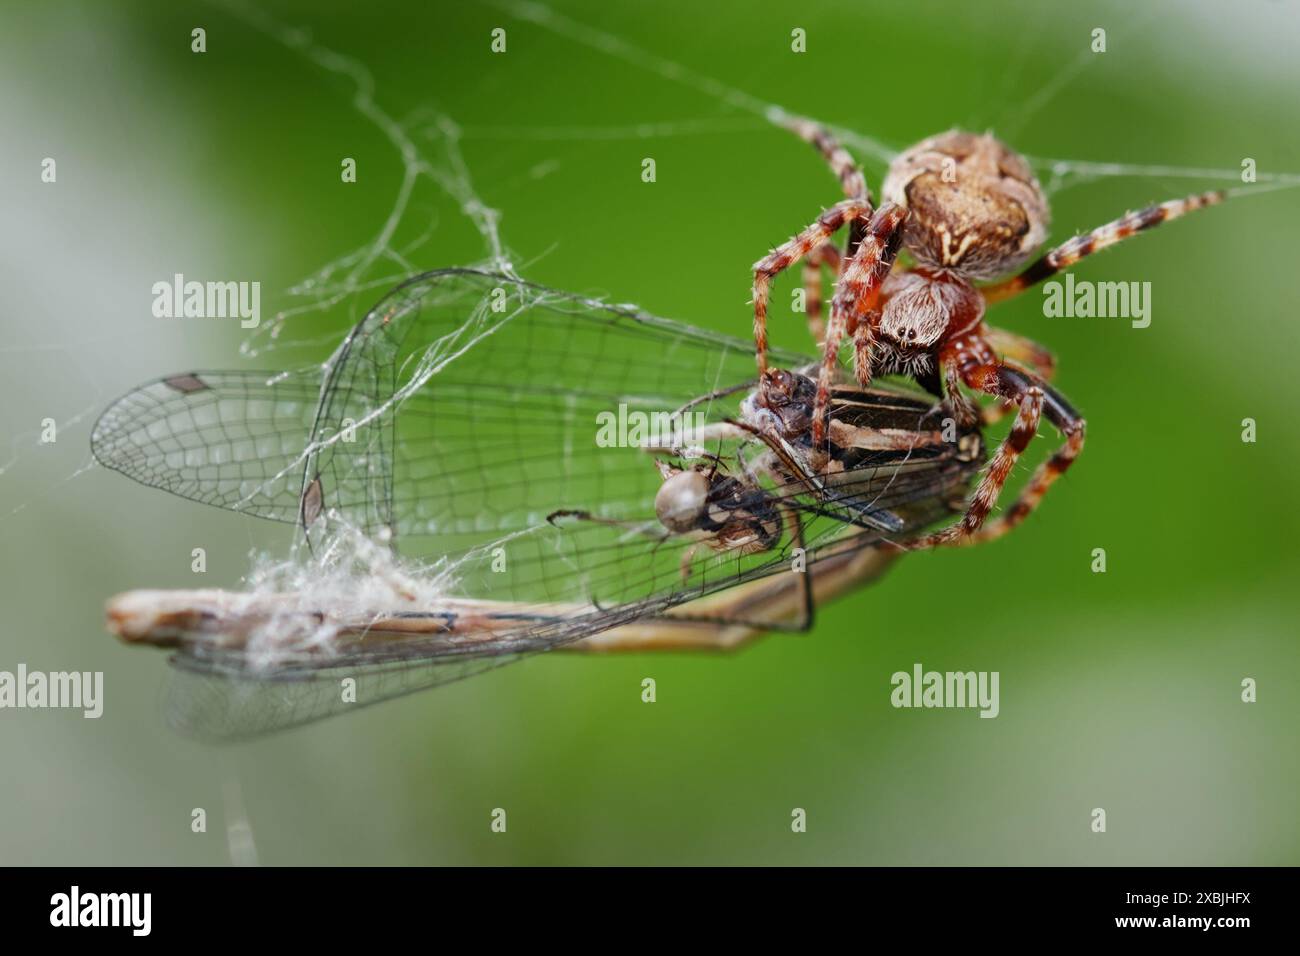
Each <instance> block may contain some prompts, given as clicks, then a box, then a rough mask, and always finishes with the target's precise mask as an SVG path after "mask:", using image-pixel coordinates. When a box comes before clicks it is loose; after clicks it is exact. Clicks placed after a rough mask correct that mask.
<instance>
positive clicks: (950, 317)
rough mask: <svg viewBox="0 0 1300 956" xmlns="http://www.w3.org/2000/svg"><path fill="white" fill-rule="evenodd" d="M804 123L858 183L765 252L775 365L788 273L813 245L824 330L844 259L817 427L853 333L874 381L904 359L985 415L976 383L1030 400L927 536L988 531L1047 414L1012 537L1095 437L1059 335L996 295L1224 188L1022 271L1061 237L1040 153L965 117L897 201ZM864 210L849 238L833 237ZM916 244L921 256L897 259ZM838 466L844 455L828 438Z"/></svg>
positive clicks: (812, 302)
mask: <svg viewBox="0 0 1300 956" xmlns="http://www.w3.org/2000/svg"><path fill="white" fill-rule="evenodd" d="M789 125H790V127H791V128H792V129H793V130H794V132H795V133H797V134H798V135H799V136H801V137H802V138H804V139H805V140H807V141H808V142H810V143H812V144H813V145H814V146H816V147H817V148H818V149H819V150H821V151H822V153H823V155H824V156H825V157H826V159H827V161H828V162H829V163H830V165H831V168H832V169H833V170H834V172H835V173H836V174H837V176H838V177H839V180H840V183H841V185H842V186H843V187H844V191H845V193H846V194H847V195H848V198H847V199H845V200H843V201H842V202H839V203H836V204H835V205H834V206H832V207H831V208H830V209H828V210H826V212H824V213H822V215H821V216H820V217H819V218H818V219H817V221H816V222H814V223H813V224H812V225H811V226H809V227H808V228H807V229H805V230H804V231H803V232H801V233H800V234H799V235H797V236H795V237H794V238H793V239H791V240H790V241H789V242H787V243H785V244H784V245H782V246H780V247H779V248H777V249H775V250H773V251H772V253H771V254H770V255H768V256H766V257H765V258H763V259H760V260H759V261H758V262H756V263H755V264H754V341H755V345H756V347H757V357H758V369H759V374H760V377H761V380H762V381H764V382H769V381H771V380H772V373H771V371H770V370H769V369H768V367H767V302H768V293H769V289H770V287H771V282H772V279H773V277H774V276H776V275H777V274H778V273H780V272H782V271H784V270H785V269H787V268H789V267H790V266H792V265H794V264H795V263H796V262H798V261H800V260H804V284H805V287H806V289H807V295H806V297H805V300H806V302H807V303H808V322H809V328H810V329H811V331H812V332H813V335H814V336H816V337H817V338H822V335H823V326H822V318H821V295H820V293H821V289H820V285H821V279H820V271H819V270H820V267H821V266H822V265H827V266H829V267H831V269H832V270H833V271H834V273H835V275H836V281H835V294H834V296H833V297H832V299H831V310H830V321H829V323H827V324H826V326H825V328H824V338H825V341H824V344H823V358H822V367H821V370H820V374H819V376H818V380H817V394H816V398H815V400H814V402H813V406H812V426H811V440H812V444H813V446H814V449H821V448H823V447H824V443H825V441H826V437H827V434H826V414H827V407H828V404H829V402H830V393H831V387H832V384H833V383H834V381H835V380H836V377H837V373H838V369H839V353H840V346H841V344H842V343H843V342H844V340H845V339H848V340H850V341H851V342H852V345H853V371H854V374H855V376H856V377H857V379H858V382H859V383H860V384H861V385H862V386H863V387H864V388H865V387H866V386H867V385H868V384H869V383H870V381H871V379H872V378H873V377H874V376H877V375H890V374H903V375H907V376H909V377H911V378H914V379H916V380H917V381H918V382H919V383H920V384H921V385H923V386H924V387H925V388H927V389H928V390H930V391H931V392H933V393H934V394H935V395H939V396H942V397H944V398H946V399H947V401H948V403H949V406H950V408H951V411H952V412H953V414H954V415H955V416H956V417H957V418H958V419H959V420H960V421H961V422H962V423H963V424H969V423H970V422H971V421H972V420H973V419H974V417H975V415H976V414H977V411H976V408H975V406H974V405H973V403H972V402H971V401H970V399H968V398H967V397H966V396H965V395H964V394H963V393H962V391H961V386H963V385H964V386H966V387H967V388H969V389H971V390H973V391H975V392H980V393H985V394H989V395H993V396H996V397H998V398H999V399H1001V402H1002V405H1001V407H1002V408H1008V407H1016V408H1018V413H1017V415H1016V421H1015V424H1014V425H1013V426H1012V429H1011V433H1010V434H1009V435H1008V436H1007V438H1006V439H1005V440H1004V441H1003V442H1002V445H1001V447H999V449H998V451H997V454H996V455H995V456H994V457H993V460H992V462H991V464H990V465H989V468H988V471H987V472H986V473H985V475H984V478H983V480H982V481H981V482H980V484H979V487H978V488H977V489H976V490H975V493H974V495H973V496H972V498H971V500H970V502H969V504H968V507H967V510H966V514H965V516H964V517H963V518H962V520H961V522H960V523H959V524H957V525H955V526H954V527H953V528H950V529H947V530H946V531H943V532H939V533H938V534H934V535H930V536H929V537H927V538H924V539H922V540H921V541H920V542H917V543H918V544H921V545H934V544H945V543H962V542H966V541H970V540H973V539H974V537H975V532H976V531H980V529H981V527H982V525H983V523H984V519H985V518H986V517H987V516H988V514H989V512H990V511H991V510H992V508H993V505H994V504H995V503H996V501H997V498H998V494H999V493H1000V492H1001V490H1002V486H1003V484H1004V483H1005V482H1006V480H1007V477H1008V475H1009V474H1010V473H1011V469H1012V468H1013V467H1014V465H1015V463H1016V460H1017V458H1019V456H1020V454H1021V452H1023V451H1024V450H1025V448H1026V447H1027V446H1028V444H1029V441H1030V439H1032V438H1033V437H1034V435H1035V434H1036V433H1037V431H1038V425H1039V419H1040V418H1041V417H1042V416H1044V415H1045V416H1046V417H1047V419H1048V420H1049V421H1050V422H1052V424H1054V425H1055V426H1056V427H1057V428H1058V429H1059V430H1060V431H1061V433H1062V434H1063V435H1064V436H1065V443H1064V444H1063V445H1062V446H1061V448H1060V449H1059V450H1058V451H1057V452H1056V454H1055V455H1053V456H1052V457H1051V458H1050V459H1049V460H1048V461H1046V462H1044V463H1043V464H1042V465H1040V466H1039V468H1038V471H1037V472H1035V474H1034V476H1033V477H1032V478H1031V479H1030V481H1029V484H1028V485H1026V487H1025V489H1024V491H1023V492H1022V493H1021V495H1020V498H1019V500H1018V501H1017V502H1016V503H1015V504H1014V505H1013V506H1012V507H1011V508H1010V509H1008V510H1007V512H1006V513H1005V514H1004V515H1003V516H1002V517H1001V518H1000V519H999V520H998V522H996V523H994V524H993V525H991V526H990V527H989V528H985V529H983V531H982V532H981V534H980V537H983V538H990V537H996V536H997V535H999V534H1002V533H1004V532H1005V531H1006V530H1008V529H1009V528H1011V527H1012V526H1014V525H1015V524H1017V523H1018V522H1019V521H1020V520H1021V519H1023V518H1024V516H1025V515H1027V514H1028V513H1029V512H1030V511H1032V510H1033V509H1034V507H1036V506H1037V504H1038V501H1039V500H1040V499H1041V498H1042V496H1043V494H1044V493H1045V492H1046V491H1047V488H1048V487H1049V486H1050V485H1051V484H1052V482H1054V481H1055V480H1056V478H1057V477H1059V476H1060V475H1061V474H1062V473H1063V472H1064V471H1065V470H1066V469H1067V468H1068V467H1069V466H1070V464H1071V463H1072V462H1073V461H1074V459H1075V458H1076V457H1077V456H1078V454H1079V452H1080V450H1081V449H1082V448H1083V433H1084V421H1083V419H1082V418H1081V417H1080V416H1079V415H1078V414H1077V413H1076V412H1075V411H1074V410H1073V409H1072V408H1071V407H1070V405H1069V403H1068V402H1067V401H1066V400H1065V398H1064V397H1063V396H1061V395H1060V394H1059V393H1058V392H1057V391H1056V390H1055V389H1053V388H1052V386H1051V385H1050V384H1048V381H1049V379H1050V378H1051V375H1052V371H1053V370H1054V368H1055V363H1054V360H1053V359H1052V356H1051V354H1050V353H1049V352H1047V350H1046V349H1044V348H1042V347H1041V346H1039V345H1036V344H1035V343H1033V342H1031V341H1029V340H1028V339H1024V338H1021V337H1020V336H1017V335H1013V334H1011V333H1008V332H1003V331H999V330H997V329H992V328H989V327H987V326H986V325H985V324H984V312H985V307H986V305H988V304H989V303H992V302H997V301H1000V300H1001V299H1005V298H1009V297H1010V296H1013V295H1016V294H1017V293H1019V292H1022V291H1024V290H1025V289H1027V288H1029V287H1030V286H1032V285H1034V284H1035V283H1037V282H1040V281H1042V280H1043V279H1046V278H1047V277H1048V276H1051V275H1054V274H1056V273H1058V272H1061V271H1063V270H1065V269H1068V268H1069V267H1070V266H1072V265H1074V263H1076V262H1078V261H1079V260H1080V259H1082V258H1083V257H1084V256H1087V255H1091V254H1092V253H1094V252H1098V251H1100V250H1102V249H1105V248H1107V247H1108V246H1111V245H1114V244H1115V243H1117V242H1119V241H1121V240H1123V239H1126V238H1128V237H1129V236H1131V235H1133V234H1134V233H1137V232H1140V231H1141V230H1143V229H1148V228H1150V227H1152V226H1155V225H1158V224H1159V223H1161V222H1165V221H1166V220H1169V219H1175V218H1177V217H1179V216H1181V215H1184V214H1185V213H1187V212H1190V211H1192V210H1194V209H1199V208H1201V207H1203V206H1207V205H1212V204H1214V203H1217V202H1220V201H1221V200H1222V199H1223V194H1222V193H1218V192H1214V193H1204V194H1201V195H1195V196H1188V197H1187V198H1185V199H1176V200H1172V201H1170V202H1165V203H1161V204H1159V205H1155V206H1149V207H1147V208H1146V209H1142V210H1139V211H1138V212H1134V213H1128V214H1127V215H1125V216H1122V217H1121V218H1119V219H1117V220H1115V221H1114V222H1111V223H1108V224H1106V225H1104V226H1102V227H1100V228H1098V229H1094V230H1093V231H1092V232H1091V233H1088V234H1087V235H1083V236H1077V237H1075V238H1074V239H1071V240H1069V241H1067V242H1065V243H1063V244H1062V245H1060V246H1058V247H1056V248H1055V249H1052V250H1051V251H1049V252H1047V253H1046V254H1045V255H1042V256H1040V257H1039V258H1038V259H1036V260H1034V261H1033V262H1032V263H1031V264H1030V265H1029V266H1028V267H1026V268H1024V269H1023V271H1020V272H1019V273H1017V274H1015V275H1012V277H1011V278H1008V279H1004V280H1003V281H1001V282H996V283H994V284H992V285H982V286H976V284H975V283H977V282H988V281H990V280H995V279H998V278H999V277H1001V276H1005V275H1007V274H1009V273H1013V272H1016V270H1019V269H1021V268H1022V267H1024V266H1025V263H1026V262H1029V260H1030V257H1031V256H1033V254H1034V252H1035V250H1037V249H1038V247H1039V246H1040V245H1042V243H1043V241H1044V240H1045V239H1046V238H1047V227H1048V222H1049V218H1050V211H1049V209H1048V205H1047V198H1046V196H1045V195H1044V194H1043V190H1042V187H1041V186H1039V184H1038V180H1037V179H1036V178H1035V177H1034V173H1033V170H1032V169H1031V168H1030V166H1029V164H1028V163H1027V162H1026V161H1025V159H1024V158H1023V157H1022V156H1020V155H1019V154H1018V153H1015V152H1013V151H1012V150H1011V149H1009V148H1008V147H1007V146H1005V145H1004V144H1003V143H1001V142H1000V141H999V140H997V139H996V138H994V137H993V136H992V135H991V134H984V135H977V134H974V133H966V132H961V131H957V130H953V131H950V132H947V133H941V134H939V135H938V136H932V137H930V138H929V139H926V140H923V141H922V142H920V143H918V144H917V145H915V146H913V147H912V148H910V149H907V150H904V151H903V152H902V153H900V154H899V155H898V156H897V157H896V158H895V159H894V161H893V162H892V163H891V164H890V167H889V172H888V174H887V175H886V177H885V182H884V189H883V192H884V198H885V204H884V205H883V206H881V208H880V209H878V210H877V209H874V208H873V207H872V204H871V199H870V195H869V192H868V190H867V187H866V181H865V179H864V178H863V176H862V174H861V172H860V171H859V170H858V168H857V166H856V164H855V163H854V162H853V159H852V158H851V157H850V156H849V154H848V153H847V152H846V151H845V150H844V149H843V148H842V147H840V146H839V145H838V144H837V143H836V142H835V140H834V137H832V136H831V135H830V133H828V132H827V131H826V130H824V129H822V128H821V127H819V126H817V125H816V124H813V123H810V122H808V121H806V120H792V121H790V124H789ZM845 225H848V226H849V227H850V228H849V238H848V241H847V243H846V245H845V248H844V250H843V252H841V251H840V250H839V249H837V248H836V246H835V245H834V243H833V242H832V241H831V237H832V236H833V235H834V234H835V233H836V232H837V231H838V230H839V229H840V228H841V227H843V226H845ZM902 251H906V252H907V253H908V254H909V255H910V256H911V258H912V259H913V260H915V262H914V264H913V265H912V266H910V267H903V268H896V266H898V262H899V259H898V256H899V253H900V252H902ZM819 460H820V463H821V464H822V465H823V467H824V466H825V465H826V463H827V462H828V461H829V456H828V455H826V454H825V453H823V454H821V456H820V459H818V458H817V456H814V457H813V461H814V462H815V463H816V462H818V461H819Z"/></svg>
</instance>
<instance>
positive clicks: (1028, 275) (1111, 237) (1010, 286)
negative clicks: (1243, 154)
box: [980, 190, 1227, 303]
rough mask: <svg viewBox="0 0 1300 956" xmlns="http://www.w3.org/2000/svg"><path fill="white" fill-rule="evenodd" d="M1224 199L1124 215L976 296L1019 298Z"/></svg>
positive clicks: (1219, 194) (1191, 199)
mask: <svg viewBox="0 0 1300 956" xmlns="http://www.w3.org/2000/svg"><path fill="white" fill-rule="evenodd" d="M1226 195H1227V194H1226V193H1224V192H1223V191H1222V190H1216V191H1214V192H1208V193H1197V194H1196V195H1193V196H1188V197H1186V198H1184V199H1171V200H1169V201H1168V202H1162V203H1158V204H1157V205H1154V206H1147V207H1146V208H1145V209H1139V210H1138V211H1137V212H1130V213H1126V214H1124V215H1123V216H1121V217H1120V218H1118V219H1116V220H1114V221H1113V222H1108V223H1106V225H1104V226H1098V227H1097V228H1096V229H1093V230H1092V231H1091V232H1087V233H1084V234H1083V235H1079V236H1075V237H1074V238H1073V239H1067V240H1066V241H1065V242H1063V243H1061V244H1060V245H1059V246H1057V247H1056V248H1055V249H1052V250H1051V251H1049V252H1047V253H1046V254H1044V255H1042V256H1040V257H1039V258H1038V259H1037V260H1036V261H1034V262H1032V263H1030V264H1029V265H1028V266H1027V267H1026V268H1025V270H1024V271H1023V272H1021V273H1020V274H1019V275H1016V276H1012V277H1011V278H1010V279H1005V280H1003V281H1002V282H998V283H996V284H994V285H989V286H985V287H984V288H982V289H980V294H981V295H983V296H984V301H985V302H990V303H991V302H1001V301H1002V300H1003V299H1009V298H1011V297H1012V296H1015V295H1019V294H1020V293H1021V292H1024V291H1025V290H1026V289H1028V288H1030V287H1032V286H1035V285H1037V284H1038V283H1039V282H1042V281H1043V280H1044V279H1048V278H1050V277H1051V276H1054V275H1056V274H1057V273H1058V272H1064V271H1065V270H1066V269H1068V268H1070V266H1072V265H1074V264H1075V263H1076V262H1078V261H1079V260H1080V259H1083V258H1085V257H1087V256H1090V255H1092V254H1093V253H1094V252H1101V250H1103V249H1108V248H1110V247H1111V246H1113V245H1115V244H1116V243H1118V242H1123V241H1124V240H1125V239H1127V238H1129V237H1130V236H1134V235H1137V234H1138V233H1139V232H1142V231H1144V230H1146V229H1151V228H1153V227H1155V226H1158V225H1160V224H1161V223H1162V222H1169V221H1170V220H1172V219H1177V218H1179V217H1180V216H1185V215H1187V214H1188V213H1189V212H1195V211H1196V210H1197V209H1204V208H1206V207H1207V206H1216V205H1218V204H1219V203H1221V202H1223V200H1224V199H1225V198H1226Z"/></svg>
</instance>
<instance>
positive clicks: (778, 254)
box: [754, 199, 871, 375]
mask: <svg viewBox="0 0 1300 956" xmlns="http://www.w3.org/2000/svg"><path fill="white" fill-rule="evenodd" d="M870 218H871V203H870V202H868V201H867V200H865V199H845V200H842V201H841V202H837V203H836V204H835V205H834V206H831V208H830V209H827V210H826V211H825V212H824V213H822V214H821V215H820V216H819V217H817V221H816V222H814V223H813V224H812V225H810V226H809V227H808V228H807V229H805V230H804V231H803V232H801V233H799V234H798V235H797V236H795V237H794V238H793V239H791V240H789V241H788V242H785V243H783V244H782V245H780V246H778V247H777V248H775V249H773V250H772V251H771V252H770V253H768V255H766V256H764V257H763V258H762V259H760V260H758V262H756V263H754V347H755V350H756V356H755V357H756V359H757V361H758V373H759V375H762V374H763V373H764V372H766V371H767V302H768V294H769V290H770V289H771V287H772V279H773V278H774V277H775V276H777V275H779V274H780V273H782V272H784V271H785V270H786V269H788V268H790V267H791V266H792V265H794V264H795V263H796V262H798V261H799V260H800V259H803V258H804V257H805V256H807V255H808V254H809V253H811V252H812V251H813V250H815V249H817V248H819V247H820V246H822V245H824V244H825V243H826V240H828V239H829V238H830V237H831V236H832V235H834V234H835V233H836V232H838V231H839V229H840V227H841V226H843V225H844V224H845V223H846V222H850V221H858V220H863V221H865V220H869V219H870ZM832 311H833V310H832Z"/></svg>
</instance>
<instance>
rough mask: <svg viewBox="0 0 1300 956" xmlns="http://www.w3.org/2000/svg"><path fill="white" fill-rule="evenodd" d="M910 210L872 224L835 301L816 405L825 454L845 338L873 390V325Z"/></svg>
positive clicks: (891, 211) (815, 431) (816, 440)
mask: <svg viewBox="0 0 1300 956" xmlns="http://www.w3.org/2000/svg"><path fill="white" fill-rule="evenodd" d="M906 220H907V210H906V209H905V208H903V207H902V206H897V205H889V206H885V207H884V208H882V209H881V210H880V211H879V212H877V213H876V214H875V215H874V216H872V217H871V221H870V222H869V223H868V224H867V228H866V232H865V234H864V235H863V237H862V242H861V243H860V244H859V246H858V250H857V252H855V253H854V254H853V258H851V259H850V260H849V261H848V263H847V264H846V265H845V266H844V268H843V270H842V272H841V274H840V281H839V283H838V284H837V286H836V289H835V295H834V297H833V298H832V299H831V319H830V326H829V327H828V328H827V330H826V343H825V345H824V346H823V348H822V366H821V370H820V371H819V372H818V375H817V398H816V401H815V402H814V404H813V421H812V443H813V448H814V450H817V451H818V452H824V450H825V444H826V409H827V408H828V407H829V405H830V400H831V385H832V384H834V381H835V372H836V369H837V368H838V367H839V361H840V344H841V343H842V342H843V340H844V336H846V335H851V336H853V344H854V352H853V359H854V360H853V373H854V375H855V376H857V380H858V384H860V385H861V386H862V387H863V388H866V387H867V386H868V385H870V384H871V348H872V345H873V339H872V322H873V321H874V320H875V316H876V303H877V302H878V300H879V299H880V287H881V285H882V284H883V283H884V281H885V277H886V276H887V275H889V271H890V270H891V269H892V268H893V266H894V260H895V259H896V258H897V257H898V250H899V248H900V247H901V245H902V240H903V231H902V228H901V226H902V224H903V223H904V222H905V221H906Z"/></svg>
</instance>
